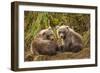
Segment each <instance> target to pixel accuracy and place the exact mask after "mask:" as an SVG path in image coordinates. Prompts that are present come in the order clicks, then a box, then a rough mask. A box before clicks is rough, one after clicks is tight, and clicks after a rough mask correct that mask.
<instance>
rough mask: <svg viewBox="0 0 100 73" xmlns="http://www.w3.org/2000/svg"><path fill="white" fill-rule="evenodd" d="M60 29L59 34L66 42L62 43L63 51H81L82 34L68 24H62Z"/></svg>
mask: <svg viewBox="0 0 100 73" xmlns="http://www.w3.org/2000/svg"><path fill="white" fill-rule="evenodd" d="M57 30H58V32H59V31H60V32H61V33H59V35H61V34H62V35H61V38H62V39H63V42H64V44H63V45H62V50H61V51H63V52H64V51H71V52H79V51H80V50H81V49H82V47H83V44H82V37H81V35H80V34H78V33H77V32H75V31H74V30H73V29H71V28H69V27H68V26H64V25H63V26H60V27H59V28H58V29H57ZM62 32H63V33H62Z"/></svg>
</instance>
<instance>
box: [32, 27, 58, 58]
mask: <svg viewBox="0 0 100 73" xmlns="http://www.w3.org/2000/svg"><path fill="white" fill-rule="evenodd" d="M45 30H46V31H45ZM46 32H48V33H46ZM49 32H50V33H51V31H50V30H47V29H44V30H43V32H41V31H40V33H39V34H38V36H37V37H36V38H35V39H34V40H33V41H32V43H31V51H32V52H33V54H38V55H50V56H51V55H55V54H56V50H57V47H58V46H57V44H56V42H55V41H53V40H52V39H51V38H50V39H49V37H50V35H51V34H50V33H49ZM44 33H45V34H44ZM47 34H50V35H49V37H48V39H47V37H46V35H47ZM51 36H52V35H51Z"/></svg>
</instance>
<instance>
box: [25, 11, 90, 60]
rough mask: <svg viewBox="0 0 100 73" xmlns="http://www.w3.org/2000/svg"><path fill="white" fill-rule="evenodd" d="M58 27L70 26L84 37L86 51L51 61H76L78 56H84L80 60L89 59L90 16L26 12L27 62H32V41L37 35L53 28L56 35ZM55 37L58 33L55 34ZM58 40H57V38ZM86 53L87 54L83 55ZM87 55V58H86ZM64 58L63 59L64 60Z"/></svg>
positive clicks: (61, 55) (55, 57)
mask: <svg viewBox="0 0 100 73" xmlns="http://www.w3.org/2000/svg"><path fill="white" fill-rule="evenodd" d="M57 25H68V26H70V27H71V28H72V29H74V30H75V31H76V32H78V33H79V34H81V35H82V37H83V44H84V48H86V49H85V51H84V50H83V51H81V52H79V53H75V54H74V53H70V54H69V53H62V54H58V55H59V58H58V55H56V56H53V57H51V58H49V59H52V58H53V59H69V58H71V57H72V58H71V59H74V58H78V56H77V57H76V55H79V54H80V55H82V56H81V57H80V58H83V56H84V58H89V54H90V49H89V48H90V15H89V14H79V13H57V12H56V13H54V12H32V11H25V12H24V42H25V43H24V45H25V46H24V48H25V61H28V60H32V56H31V54H30V45H31V41H32V40H33V39H34V38H35V36H36V35H37V33H38V32H39V31H40V30H42V29H45V28H48V27H51V28H52V30H53V31H54V33H55V29H54V27H55V26H57ZM55 37H57V36H56V33H55ZM55 39H56V38H55ZM83 53H85V54H83ZM68 55H69V56H70V57H68ZM85 55H86V56H85ZM62 57H63V58H62Z"/></svg>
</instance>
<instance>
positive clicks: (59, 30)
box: [57, 25, 69, 39]
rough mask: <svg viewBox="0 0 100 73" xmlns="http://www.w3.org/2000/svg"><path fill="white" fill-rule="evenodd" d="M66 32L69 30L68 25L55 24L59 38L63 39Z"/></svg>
mask: <svg viewBox="0 0 100 73" xmlns="http://www.w3.org/2000/svg"><path fill="white" fill-rule="evenodd" d="M68 32H69V26H65V25H62V26H57V33H58V35H59V36H60V38H62V39H65V38H66V35H67V34H68Z"/></svg>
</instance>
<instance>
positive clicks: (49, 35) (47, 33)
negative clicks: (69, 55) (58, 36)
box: [39, 28, 54, 40]
mask: <svg viewBox="0 0 100 73" xmlns="http://www.w3.org/2000/svg"><path fill="white" fill-rule="evenodd" d="M39 35H40V36H41V37H42V38H43V39H44V40H54V34H53V31H52V30H51V29H50V28H48V29H44V30H41V31H40V33H39Z"/></svg>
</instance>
